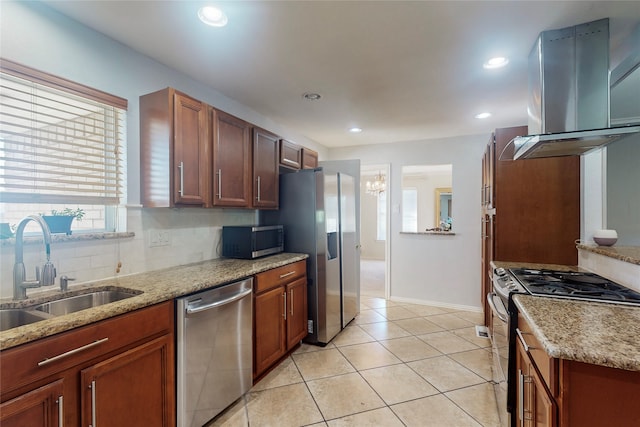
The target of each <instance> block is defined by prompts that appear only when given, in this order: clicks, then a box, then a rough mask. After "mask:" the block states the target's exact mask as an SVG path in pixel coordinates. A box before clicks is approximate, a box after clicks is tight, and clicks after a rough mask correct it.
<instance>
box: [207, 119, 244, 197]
mask: <svg viewBox="0 0 640 427" xmlns="http://www.w3.org/2000/svg"><path fill="white" fill-rule="evenodd" d="M211 123H212V129H211V134H212V135H213V191H212V193H213V205H214V206H230V207H249V206H251V169H250V167H249V165H250V164H251V163H250V162H251V129H250V126H249V124H248V123H247V122H244V121H242V120H240V119H238V118H236V117H233V116H232V115H230V114H227V113H225V112H222V111H219V110H215V109H211Z"/></svg>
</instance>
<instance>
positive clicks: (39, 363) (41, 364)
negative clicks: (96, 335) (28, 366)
mask: <svg viewBox="0 0 640 427" xmlns="http://www.w3.org/2000/svg"><path fill="white" fill-rule="evenodd" d="M106 341H109V338H108V337H105V338H102V339H99V340H97V341H94V342H92V343H89V344H86V345H83V346H82V347H78V348H74V349H73V350H69V351H67V352H64V353H62V354H59V355H57V356H53V357H51V358H49V359H44V360H42V361H40V362H38V366H44V365H48V364H49V363H52V362H55V361H56V360H60V359H64V358H65V357H69V356H71V355H74V354H76V353H79V352H81V351H84V350H88V349H90V348H91V347H95V346H97V345H100V344H102V343H103V342H106Z"/></svg>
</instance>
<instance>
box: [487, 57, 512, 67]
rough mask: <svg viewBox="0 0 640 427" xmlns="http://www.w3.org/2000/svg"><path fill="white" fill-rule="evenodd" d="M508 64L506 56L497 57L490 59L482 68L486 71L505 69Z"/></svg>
mask: <svg viewBox="0 0 640 427" xmlns="http://www.w3.org/2000/svg"><path fill="white" fill-rule="evenodd" d="M508 63H509V60H508V59H507V58H505V57H504V56H497V57H495V58H491V59H489V60H488V61H487V62H485V63H484V64H483V65H482V66H483V67H484V68H486V69H492V68H500V67H504V66H505V65H507V64H508Z"/></svg>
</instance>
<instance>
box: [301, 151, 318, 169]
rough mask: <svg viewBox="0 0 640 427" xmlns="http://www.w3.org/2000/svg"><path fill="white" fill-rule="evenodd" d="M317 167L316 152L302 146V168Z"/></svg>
mask: <svg viewBox="0 0 640 427" xmlns="http://www.w3.org/2000/svg"><path fill="white" fill-rule="evenodd" d="M317 167H318V153H317V152H315V151H313V150H311V149H309V148H307V147H303V148H302V169H315V168H317Z"/></svg>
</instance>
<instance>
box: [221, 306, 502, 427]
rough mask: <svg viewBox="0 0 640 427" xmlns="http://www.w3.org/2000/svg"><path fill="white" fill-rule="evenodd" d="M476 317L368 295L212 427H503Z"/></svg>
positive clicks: (488, 353)
mask: <svg viewBox="0 0 640 427" xmlns="http://www.w3.org/2000/svg"><path fill="white" fill-rule="evenodd" d="M481 322H482V317H481V315H480V314H479V313H474V312H467V311H458V310H450V309H445V308H441V307H429V306H422V305H416V304H403V303H399V302H391V301H386V300H384V299H383V298H377V297H371V296H362V297H361V303H360V314H359V316H358V317H357V318H356V319H355V320H354V321H353V322H351V324H349V325H348V326H347V328H345V329H344V330H343V331H342V332H341V333H340V334H339V335H338V336H337V337H335V338H334V339H333V340H332V341H331V342H330V343H329V344H328V345H327V346H326V347H318V346H313V345H308V344H302V346H301V347H300V348H298V349H297V350H296V351H295V352H294V353H293V354H292V355H291V356H289V357H288V358H286V359H285V360H284V361H283V362H282V363H281V364H280V365H278V367H277V368H275V369H274V370H273V371H272V372H270V373H269V375H267V376H266V377H265V378H263V379H262V380H261V381H260V382H259V383H257V384H256V385H255V386H254V387H253V388H252V389H251V391H249V392H248V393H247V394H246V395H245V396H243V397H242V398H241V399H239V400H238V401H237V402H236V403H235V404H234V405H232V406H231V407H230V408H228V409H227V410H226V411H225V412H224V413H222V414H221V415H220V416H218V417H217V418H216V419H215V420H213V422H211V423H210V426H225V427H261V426H265V427H271V426H273V427H286V426H292V427H299V426H325V427H351V426H356V427H359V426H376V427H377V426H381V427H387V426H388V427H394V426H407V427H412V426H416V427H431V426H432V427H454V426H476V427H477V426H483V427H495V426H498V425H499V420H498V414H497V408H496V402H495V398H494V394H493V386H492V382H491V348H490V342H489V340H488V339H486V338H479V337H477V336H476V333H475V325H476V324H480V323H481Z"/></svg>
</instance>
